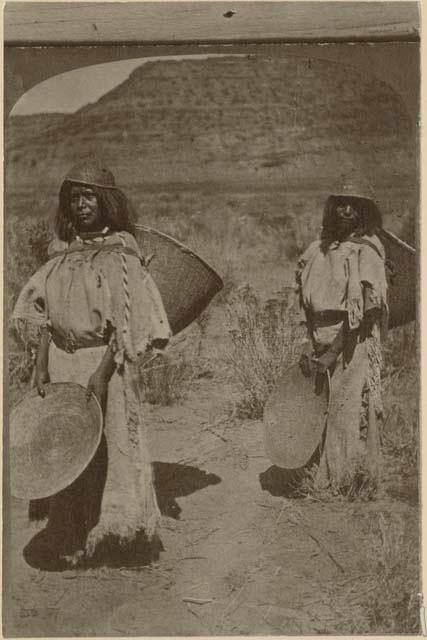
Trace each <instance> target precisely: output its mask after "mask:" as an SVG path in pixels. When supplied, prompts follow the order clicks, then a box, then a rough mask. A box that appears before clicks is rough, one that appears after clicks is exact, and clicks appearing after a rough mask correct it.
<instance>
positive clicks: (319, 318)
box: [310, 310, 347, 327]
mask: <svg viewBox="0 0 427 640" xmlns="http://www.w3.org/2000/svg"><path fill="white" fill-rule="evenodd" d="M346 316H347V313H346V312H345V311H334V310H326V311H316V312H314V313H311V314H310V321H311V323H312V324H313V325H314V326H315V327H330V326H333V325H334V324H338V323H340V322H343V321H344V320H345V318H346Z"/></svg>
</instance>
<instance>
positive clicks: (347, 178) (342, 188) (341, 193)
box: [331, 171, 376, 202]
mask: <svg viewBox="0 0 427 640" xmlns="http://www.w3.org/2000/svg"><path fill="white" fill-rule="evenodd" d="M331 195H332V196H333V197H348V198H361V199H362V200H370V201H371V202H376V198H375V193H374V190H373V188H372V185H371V184H370V183H369V182H368V180H366V179H365V178H364V177H363V176H361V175H358V174H356V172H354V171H352V172H351V173H349V174H347V175H343V176H341V179H340V181H339V182H338V184H337V185H335V188H334V191H333V193H331Z"/></svg>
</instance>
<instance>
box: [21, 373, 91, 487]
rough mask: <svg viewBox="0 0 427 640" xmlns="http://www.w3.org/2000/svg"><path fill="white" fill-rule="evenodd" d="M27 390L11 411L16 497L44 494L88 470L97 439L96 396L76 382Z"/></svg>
mask: <svg viewBox="0 0 427 640" xmlns="http://www.w3.org/2000/svg"><path fill="white" fill-rule="evenodd" d="M45 391H46V395H45V397H44V398H41V397H40V396H39V394H38V393H37V390H36V389H33V390H31V391H30V392H29V393H28V394H26V395H25V396H24V397H23V398H22V400H20V401H19V402H18V404H16V405H15V407H14V408H13V409H12V411H11V413H10V421H9V433H10V480H11V493H12V495H13V496H15V497H16V498H25V499H27V500H32V499H35V498H46V497H48V496H52V495H54V494H55V493H58V491H61V490H62V489H65V487H67V486H69V485H70V484H71V483H72V482H74V480H76V478H78V477H79V475H80V474H81V473H82V472H83V471H84V470H85V469H86V467H87V465H88V464H89V462H90V461H91V460H92V458H93V456H94V454H95V452H96V450H97V448H98V446H99V443H100V440H101V435H102V411H101V407H100V406H99V403H98V401H97V399H96V398H95V396H94V395H92V397H91V398H90V400H89V401H88V400H87V399H86V389H85V388H84V387H82V386H80V385H79V384H74V383H52V384H47V385H45Z"/></svg>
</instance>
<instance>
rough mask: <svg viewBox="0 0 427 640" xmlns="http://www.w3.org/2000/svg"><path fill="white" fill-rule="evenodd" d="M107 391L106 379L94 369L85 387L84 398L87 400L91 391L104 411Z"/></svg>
mask: <svg viewBox="0 0 427 640" xmlns="http://www.w3.org/2000/svg"><path fill="white" fill-rule="evenodd" d="M107 392H108V379H107V377H106V376H105V375H103V374H102V373H100V372H99V371H95V373H93V374H92V375H91V377H90V378H89V382H88V383H87V388H86V398H87V400H88V401H89V400H90V397H91V394H92V393H93V394H94V395H95V396H96V398H97V400H98V402H99V404H100V405H101V409H102V410H103V411H104V410H105V406H106V402H107Z"/></svg>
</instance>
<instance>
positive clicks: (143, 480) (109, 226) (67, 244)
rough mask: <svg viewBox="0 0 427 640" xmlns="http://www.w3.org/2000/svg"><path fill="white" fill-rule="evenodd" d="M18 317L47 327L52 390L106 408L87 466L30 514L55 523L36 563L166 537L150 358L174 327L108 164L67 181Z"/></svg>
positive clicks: (42, 367) (78, 171) (91, 165)
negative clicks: (146, 397)
mask: <svg viewBox="0 0 427 640" xmlns="http://www.w3.org/2000/svg"><path fill="white" fill-rule="evenodd" d="M14 319H15V320H16V321H17V325H18V327H19V324H20V322H22V321H29V322H30V323H32V324H36V325H38V326H39V327H40V342H39V348H38V352H37V357H36V367H35V384H36V386H37V388H38V391H39V393H40V395H42V396H43V395H44V385H45V384H46V383H47V382H49V381H50V382H74V383H79V384H81V385H83V386H85V387H87V393H88V397H89V396H90V394H91V393H94V394H95V395H96V397H97V399H98V400H99V403H100V405H101V407H102V410H103V414H104V436H103V439H102V441H101V445H100V447H99V449H98V451H97V453H96V455H95V457H94V459H93V460H92V461H91V463H90V464H89V466H88V467H87V469H86V470H85V472H84V473H83V474H82V475H81V476H80V477H79V478H78V479H77V480H76V481H75V482H74V483H73V484H72V485H71V486H69V487H67V488H66V489H65V490H63V491H61V492H59V493H57V494H56V495H54V496H52V497H51V498H48V499H45V500H41V501H33V503H32V504H31V505H30V517H31V515H33V516H35V517H36V518H37V519H39V518H45V517H47V525H46V528H45V529H44V530H43V531H41V532H40V533H39V534H38V535H37V536H36V537H35V538H34V539H33V540H32V541H31V542H30V543H29V545H28V546H27V548H26V550H25V551H24V555H25V557H26V558H27V560H28V561H29V562H30V563H32V564H35V565H37V564H39V565H47V564H49V563H50V564H52V565H54V564H55V563H58V561H59V562H62V563H64V562H71V563H72V564H76V563H77V562H80V561H84V560H85V559H89V558H92V561H94V560H95V559H96V557H98V558H103V559H104V560H105V561H106V562H107V563H108V562H111V560H112V557H113V554H114V553H115V552H116V551H117V549H120V550H121V552H124V551H125V549H126V548H127V549H128V550H129V549H132V548H134V547H135V541H136V540H144V541H149V540H151V539H152V538H153V536H154V534H155V532H156V527H157V523H158V519H159V510H158V506H157V501H156V495H155V492H154V487H153V480H152V470H151V464H150V459H149V454H148V451H147V437H146V428H145V424H144V419H143V416H142V414H141V403H140V395H139V391H140V390H139V382H138V380H139V378H138V362H140V360H141V358H142V359H144V358H147V357H150V354H153V353H155V352H156V350H157V349H163V348H164V347H165V346H166V344H167V342H168V340H169V337H170V328H169V323H168V320H167V317H166V313H165V310H164V307H163V303H162V300H161V298H160V294H159V292H158V290H157V288H156V286H155V284H154V282H153V280H152V279H151V277H150V275H149V274H148V272H147V271H146V269H145V268H144V266H143V259H142V258H141V256H140V253H139V248H138V245H137V242H136V240H135V237H134V230H133V226H132V222H131V217H130V211H129V204H128V201H127V198H126V196H125V195H124V194H123V193H122V191H120V190H119V189H118V188H117V187H116V184H115V179H114V176H113V174H112V173H111V172H110V171H109V170H108V169H106V168H105V167H104V166H102V164H101V163H100V162H99V161H98V160H96V159H91V160H88V161H86V162H83V163H80V164H78V165H76V166H75V167H73V168H72V169H71V171H70V172H69V173H68V175H67V176H66V178H65V180H64V182H63V184H62V186H61V189H60V193H59V207H58V210H57V214H56V218H55V238H54V240H53V241H52V242H51V244H50V246H49V249H48V261H47V263H46V264H45V265H44V266H43V267H41V268H40V269H39V270H38V271H37V272H36V273H35V274H34V275H33V276H32V278H31V279H30V281H29V282H28V283H27V285H26V286H25V287H24V289H23V291H22V292H21V294H20V296H19V298H18V301H17V304H16V307H15V310H14ZM61 559H62V560H61ZM134 559H135V558H134Z"/></svg>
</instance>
